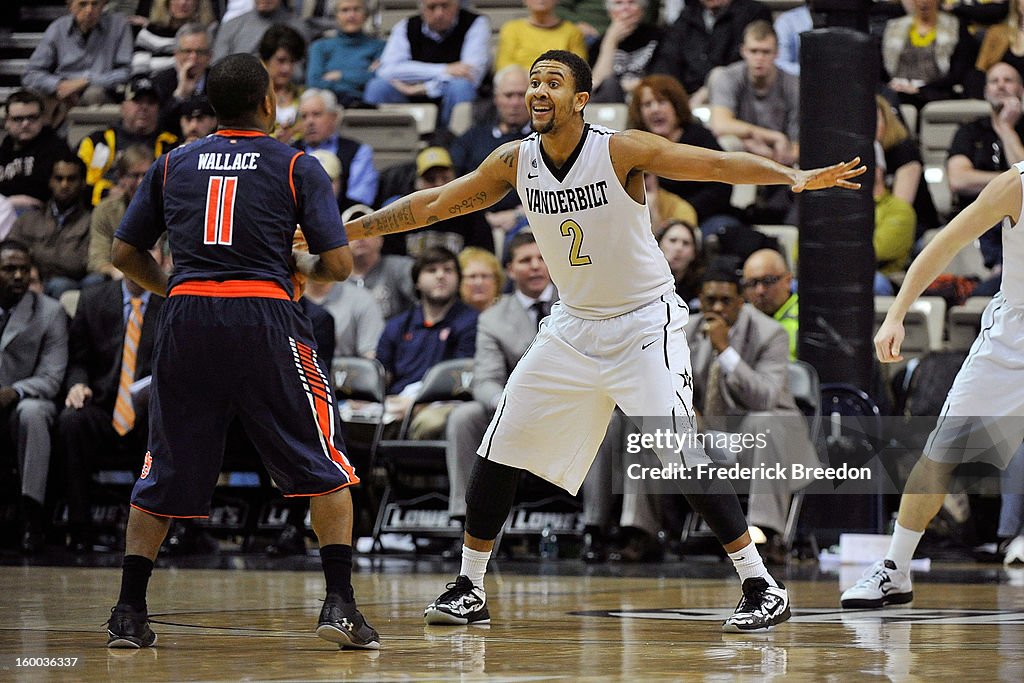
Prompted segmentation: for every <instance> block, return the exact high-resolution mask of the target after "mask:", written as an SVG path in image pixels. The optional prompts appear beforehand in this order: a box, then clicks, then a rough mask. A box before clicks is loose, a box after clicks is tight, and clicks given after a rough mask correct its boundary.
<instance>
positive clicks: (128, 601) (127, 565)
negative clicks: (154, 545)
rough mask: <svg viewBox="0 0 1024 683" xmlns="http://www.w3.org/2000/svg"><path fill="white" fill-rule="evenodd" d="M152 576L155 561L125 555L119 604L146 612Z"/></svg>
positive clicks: (122, 565) (140, 556)
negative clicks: (147, 593)
mask: <svg viewBox="0 0 1024 683" xmlns="http://www.w3.org/2000/svg"><path fill="white" fill-rule="evenodd" d="M152 574H153V560H151V559H149V558H148V557H143V556H142V555H125V556H124V561H123V562H122V563H121V594H120V595H119V596H118V598H117V603H118V604H119V605H130V606H131V607H132V608H134V609H137V610H142V611H145V610H146V589H147V588H148V587H149V577H150V576H151V575H152Z"/></svg>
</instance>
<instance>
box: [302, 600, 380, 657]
mask: <svg viewBox="0 0 1024 683" xmlns="http://www.w3.org/2000/svg"><path fill="white" fill-rule="evenodd" d="M316 634H317V635H318V636H320V637H321V638H323V639H324V640H329V641H330V642H332V643H337V644H338V645H339V646H340V647H341V648H342V649H343V650H348V649H356V650H379V649H380V636H379V635H378V634H377V631H376V630H374V628H373V627H372V626H370V625H369V624H368V623H366V619H364V618H363V615H362V614H360V613H359V610H358V609H357V608H356V605H355V603H354V602H342V600H341V596H339V595H328V596H327V598H326V599H325V600H324V606H323V608H322V609H321V610H320V619H319V621H318V622H317V627H316Z"/></svg>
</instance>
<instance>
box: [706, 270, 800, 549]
mask: <svg viewBox="0 0 1024 683" xmlns="http://www.w3.org/2000/svg"><path fill="white" fill-rule="evenodd" d="M756 253H758V254H760V253H761V252H756ZM772 253H775V252H772ZM752 257H753V255H752ZM760 258H766V257H765V256H761V257H760ZM783 265H784V264H783ZM772 275H773V276H774V275H775V273H773V274H772ZM754 279H755V278H753V277H749V278H744V280H745V282H743V281H741V279H740V275H739V259H736V258H733V257H720V258H719V259H717V260H716V261H715V262H714V263H712V264H711V266H710V267H709V268H708V271H707V272H706V273H705V275H704V282H703V284H702V286H701V293H700V304H701V313H699V314H697V315H694V316H692V317H691V318H690V320H689V322H688V323H687V325H686V339H687V341H688V342H689V345H690V362H691V364H692V366H693V384H694V391H693V405H694V407H695V408H697V409H698V410H700V412H701V414H702V415H703V416H704V418H705V422H704V429H706V430H708V429H717V430H719V431H728V432H737V433H742V434H754V435H757V434H762V435H764V436H765V437H766V438H765V440H764V441H763V442H761V443H755V445H754V446H752V447H750V448H746V449H745V450H744V451H743V452H740V453H738V454H737V453H727V452H723V453H714V452H713V450H714V449H709V451H708V455H710V456H711V457H712V459H716V457H724V458H727V457H731V458H733V459H737V460H738V461H739V462H740V464H741V465H742V466H744V467H751V468H759V467H761V466H762V465H763V466H764V468H772V467H774V466H775V464H776V463H778V462H781V465H782V467H784V468H785V469H786V470H787V471H788V470H789V469H790V466H791V465H793V464H800V465H804V466H807V467H811V466H816V465H817V464H818V458H817V456H816V454H815V452H814V448H813V446H812V445H811V442H810V436H809V434H808V431H807V423H806V421H805V420H804V418H803V416H802V413H801V412H800V410H799V409H798V408H797V407H796V402H795V401H794V400H793V396H792V394H790V392H789V389H788V366H789V353H790V351H789V349H790V340H789V336H788V335H787V334H786V330H785V329H783V327H782V325H780V324H779V323H778V322H777V321H776V320H773V319H772V318H771V317H769V316H768V315H766V314H764V313H762V311H760V310H758V308H755V307H754V306H752V305H750V304H747V303H744V299H743V294H744V291H747V290H750V289H753V290H755V291H763V290H764V289H766V285H769V282H768V280H769V276H768V275H767V274H766V275H763V276H761V278H757V282H755V283H754V287H752V288H751V287H749V286H748V287H742V285H741V282H743V284H746V285H750V284H751V282H752V281H753V280H754ZM788 279H789V278H788V273H787V277H785V278H781V279H779V280H778V281H775V282H771V283H770V287H768V288H778V289H783V290H784V289H786V286H785V284H784V281H788ZM741 287H742V289H741ZM748 296H749V294H748ZM716 418H718V419H716ZM721 418H727V420H726V421H725V422H724V423H722V422H721ZM800 483H801V482H794V481H792V480H786V479H756V478H755V479H753V480H752V481H751V483H750V504H749V508H748V511H747V521H748V523H749V524H750V526H751V529H750V531H751V534H750V535H751V538H753V540H754V542H755V543H758V542H761V543H764V544H765V546H764V550H763V551H762V553H763V554H764V555H765V559H766V560H767V561H769V562H773V561H774V562H781V561H784V560H785V555H786V552H787V549H786V548H785V547H784V543H783V539H782V532H783V531H784V530H785V527H786V518H787V516H788V514H789V503H790V497H791V494H792V493H793V490H794V489H795V487H798V485H799V484H800Z"/></svg>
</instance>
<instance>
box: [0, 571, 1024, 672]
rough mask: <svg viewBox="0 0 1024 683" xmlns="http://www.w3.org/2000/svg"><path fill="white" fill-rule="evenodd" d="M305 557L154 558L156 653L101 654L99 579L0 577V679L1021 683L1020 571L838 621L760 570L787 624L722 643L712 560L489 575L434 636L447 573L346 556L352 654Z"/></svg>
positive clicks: (802, 584) (829, 598)
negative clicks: (353, 616) (372, 635)
mask: <svg viewBox="0 0 1024 683" xmlns="http://www.w3.org/2000/svg"><path fill="white" fill-rule="evenodd" d="M310 560H311V561H310V562H307V563H306V564H305V566H304V567H303V568H301V569H297V570H277V571H269V570H266V569H252V568H247V567H246V565H247V561H246V560H245V559H244V558H238V557H235V558H232V557H228V558H224V557H221V558H220V559H219V560H218V561H217V562H215V563H212V565H211V563H207V564H208V565H209V566H217V567H219V568H215V569H198V568H186V567H185V566H177V567H170V568H168V567H167V566H166V563H161V564H159V565H158V568H157V571H156V572H154V577H153V580H152V582H151V588H150V597H149V605H150V614H151V618H152V619H153V621H154V622H155V623H154V624H153V628H154V630H155V631H156V632H157V634H158V637H159V640H158V643H157V647H155V648H152V649H149V650H132V651H128V650H108V649H106V647H105V640H106V636H105V629H104V626H103V622H104V621H105V620H106V618H107V616H109V609H110V606H111V604H112V601H113V598H114V597H115V595H116V592H117V586H118V581H119V570H118V569H117V568H116V567H113V566H110V567H96V566H91V567H85V566H80V567H76V566H63V567H54V566H29V565H27V564H26V565H22V566H4V567H0V680H14V681H17V680H25V681H46V680H67V681H108V680H110V681H237V680H247V681H250V680H252V681H262V680H275V681H285V680H288V681H309V680H317V681H320V680H323V681H328V680H403V681H409V680H444V681H450V680H478V679H485V678H493V679H500V680H520V681H526V680H530V681H548V680H573V681H575V680H631V681H646V680H655V679H658V680H669V679H687V680H701V681H725V680H748V681H760V680H780V681H781V680H786V681H789V680H807V681H819V680H824V681H842V682H844V683H845V682H846V681H858V680H893V681H917V680H921V681H926V680H936V681H949V680H953V679H956V678H960V679H962V680H964V681H1014V682H1017V683H1019V682H1020V681H1024V569H1021V570H1010V571H1006V570H1003V569H1002V568H1000V567H993V566H985V565H950V566H943V567H939V568H937V569H933V571H932V572H930V573H929V574H922V575H920V578H919V579H918V580H917V581H916V583H915V592H916V598H917V599H916V601H915V602H914V603H913V605H911V606H910V607H908V608H899V609H894V608H888V609H886V610H883V611H881V612H876V611H843V610H840V609H839V607H838V594H839V587H840V577H839V576H838V575H837V574H834V573H833V574H828V573H822V572H820V571H819V570H818V568H817V566H816V565H814V564H812V565H811V566H810V567H807V565H800V566H796V565H791V566H790V567H788V568H787V569H785V570H783V571H782V572H777V574H778V575H780V576H781V577H784V578H785V580H786V581H787V585H788V586H789V588H790V590H791V595H792V599H793V603H794V610H793V611H794V617H793V619H792V620H791V621H790V622H789V623H787V624H785V625H783V626H780V627H779V628H777V629H775V630H774V631H772V632H771V633H770V634H767V635H734V634H723V633H722V632H721V631H720V630H719V624H720V622H721V621H722V619H723V618H724V617H725V616H726V615H727V614H729V613H730V611H731V608H732V607H733V606H734V604H735V600H736V599H737V597H738V585H737V582H736V580H735V579H734V578H733V577H732V576H731V573H732V570H731V568H730V567H727V566H725V565H723V564H722V563H717V562H714V563H712V562H703V563H701V562H690V563H687V562H682V563H671V564H660V565H648V566H644V567H639V568H636V567H634V568H628V569H617V568H615V567H607V566H606V567H599V568H589V567H585V566H584V565H582V563H579V562H571V561H561V562H550V563H540V562H533V563H528V562H527V563H523V562H520V563H500V564H499V565H498V569H497V571H493V570H492V572H491V573H490V574H489V577H488V599H489V601H490V603H491V607H490V609H491V614H492V623H491V624H490V625H489V626H468V627H437V626H425V625H424V624H423V621H422V617H421V615H422V610H423V607H424V605H425V604H426V603H427V602H429V601H430V599H432V598H433V597H435V596H436V595H437V594H438V593H439V592H440V589H441V588H443V584H444V582H445V581H448V580H451V578H452V576H451V573H450V570H451V569H454V568H455V566H454V565H449V566H442V565H441V563H440V562H427V563H424V562H413V561H402V560H383V561H382V560H374V561H372V563H371V561H369V560H366V559H360V566H359V567H358V568H357V573H356V574H355V575H354V578H353V582H354V585H355V587H356V591H357V596H358V598H359V601H360V605H361V608H362V610H363V613H364V614H365V615H366V616H367V617H368V619H369V620H370V622H371V623H372V624H374V626H376V628H377V629H378V630H379V631H380V633H381V635H382V640H383V644H382V648H381V650H379V651H378V652H359V651H339V650H337V649H336V646H335V645H332V644H331V643H328V642H325V641H322V640H320V639H318V638H316V637H315V636H314V635H313V633H312V629H313V626H314V622H315V620H316V617H317V614H318V612H319V600H320V598H321V596H322V590H323V588H322V586H323V579H322V575H321V573H320V571H319V570H318V569H317V566H318V564H319V563H318V561H316V559H315V558H310ZM116 561H117V560H116V558H109V559H107V560H105V562H106V563H107V564H115V563H116ZM193 564H200V565H201V564H202V563H201V562H199V563H193ZM371 564H372V566H371ZM443 570H449V572H448V573H438V572H440V571H443ZM616 574H619V575H616ZM623 574H632V575H630V576H626V575H623ZM853 578H854V577H853V575H850V574H844V576H843V577H842V580H843V581H845V582H847V583H848V582H850V581H851V580H852V579H853Z"/></svg>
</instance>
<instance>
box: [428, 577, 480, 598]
mask: <svg viewBox="0 0 1024 683" xmlns="http://www.w3.org/2000/svg"><path fill="white" fill-rule="evenodd" d="M470 590H473V587H472V586H470ZM464 592H466V591H464V590H463V589H462V588H461V587H460V586H459V581H458V579H456V580H455V581H452V582H451V583H449V584H447V585H446V586H445V592H444V593H442V594H441V597H439V598H438V599H437V602H445V601H447V600H451V599H452V598H454V597H455V596H456V595H458V594H460V593H464Z"/></svg>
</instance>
